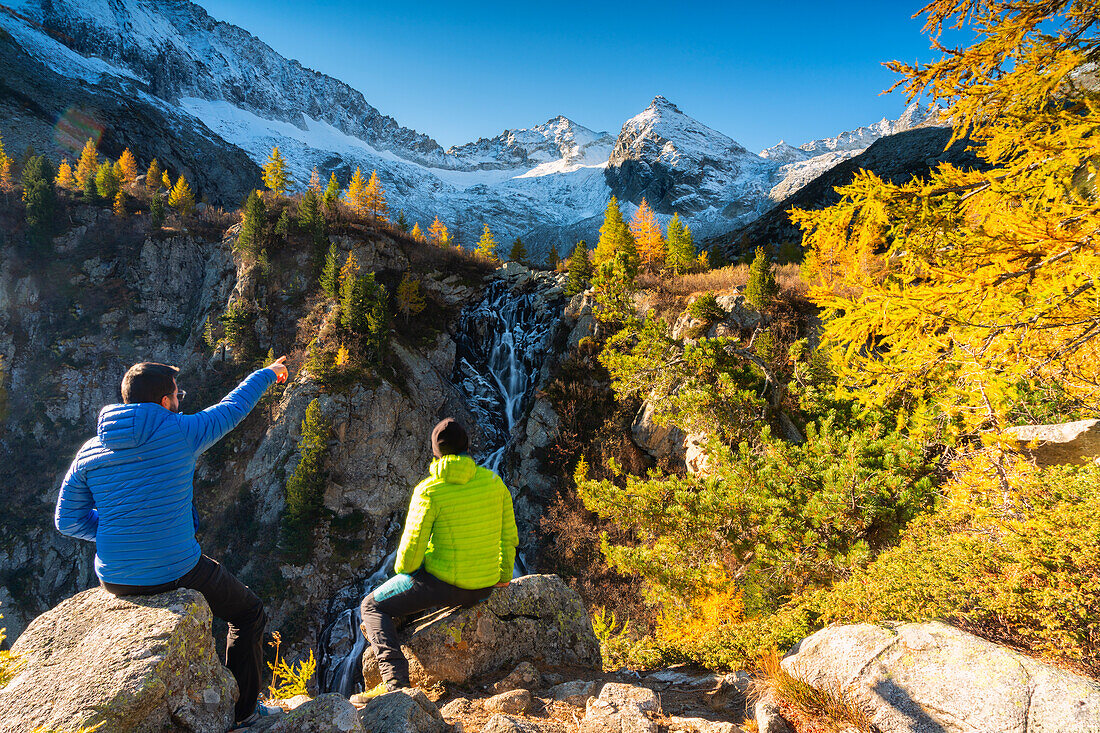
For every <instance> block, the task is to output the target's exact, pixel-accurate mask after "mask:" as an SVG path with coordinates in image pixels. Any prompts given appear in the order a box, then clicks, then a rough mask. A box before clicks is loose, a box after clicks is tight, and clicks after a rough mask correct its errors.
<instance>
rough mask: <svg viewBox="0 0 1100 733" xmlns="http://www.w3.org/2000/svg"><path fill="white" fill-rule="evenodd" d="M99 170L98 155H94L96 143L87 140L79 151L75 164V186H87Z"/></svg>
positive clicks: (90, 139)
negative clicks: (78, 157)
mask: <svg viewBox="0 0 1100 733" xmlns="http://www.w3.org/2000/svg"><path fill="white" fill-rule="evenodd" d="M97 168H99V155H98V154H97V153H96V141H95V140H94V139H92V138H88V141H87V142H86V143H84V149H83V150H82V151H80V160H79V161H77V164H76V174H75V175H76V184H77V186H78V187H80V188H84V187H85V186H87V185H88V179H90V178H94V177H95V172H96V169H97Z"/></svg>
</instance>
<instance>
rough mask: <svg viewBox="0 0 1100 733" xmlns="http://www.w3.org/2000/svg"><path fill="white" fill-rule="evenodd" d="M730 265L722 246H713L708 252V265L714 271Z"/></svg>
mask: <svg viewBox="0 0 1100 733" xmlns="http://www.w3.org/2000/svg"><path fill="white" fill-rule="evenodd" d="M728 264H729V260H728V259H726V253H725V252H723V251H722V245H720V244H712V245H711V246H710V249H708V250H707V265H708V266H709V267H710V269H712V270H717V269H719V268H721V267H725V266H726V265H728Z"/></svg>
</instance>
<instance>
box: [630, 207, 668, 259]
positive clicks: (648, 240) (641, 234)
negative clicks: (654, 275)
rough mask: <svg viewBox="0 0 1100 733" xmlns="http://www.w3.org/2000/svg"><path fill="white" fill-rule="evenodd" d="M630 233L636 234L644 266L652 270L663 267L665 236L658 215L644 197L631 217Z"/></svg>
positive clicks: (639, 253)
mask: <svg viewBox="0 0 1100 733" xmlns="http://www.w3.org/2000/svg"><path fill="white" fill-rule="evenodd" d="M630 233H631V234H633V235H634V241H635V243H636V245H637V247H638V257H639V258H641V263H642V267H644V268H645V269H647V270H651V271H652V270H658V269H660V268H661V267H663V266H664V263H665V255H666V254H667V251H666V247H665V238H664V237H663V236H662V235H661V225H660V224H659V223H658V222H657V215H656V214H654V213H653V209H651V208H650V206H649V203H648V202H647V201H646V200H645V199H644V198H643V199H642V203H640V204H639V205H638V208H637V210H636V211H635V212H634V216H633V217H631V219H630Z"/></svg>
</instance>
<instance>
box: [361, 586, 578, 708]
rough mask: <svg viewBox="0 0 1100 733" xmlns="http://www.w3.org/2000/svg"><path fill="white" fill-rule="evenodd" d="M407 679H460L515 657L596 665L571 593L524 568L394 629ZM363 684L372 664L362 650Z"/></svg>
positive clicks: (494, 669) (371, 681) (373, 680)
mask: <svg viewBox="0 0 1100 733" xmlns="http://www.w3.org/2000/svg"><path fill="white" fill-rule="evenodd" d="M401 637H402V650H403V651H404V652H405V656H406V657H407V658H408V660H409V671H410V674H411V677H412V681H413V683H414V684H417V685H421V686H423V685H431V684H435V683H436V682H453V683H465V682H467V681H469V680H471V679H474V678H476V677H480V676H483V675H490V674H494V673H500V672H507V671H509V670H511V669H513V668H514V667H515V666H516V664H517V663H518V662H520V661H524V660H527V661H532V662H535V663H537V664H542V665H569V666H582V667H589V668H598V667H599V665H600V651H599V642H598V640H597V639H596V636H595V634H594V633H593V632H592V622H591V621H590V620H589V618H588V613H587V612H586V611H585V608H584V605H583V604H582V603H581V600H580V598H579V597H578V596H577V594H576V593H575V592H574V591H572V590H570V589H569V588H568V587H567V586H566V585H565V583H563V582H562V581H561V579H560V578H558V577H557V576H555V575H527V576H524V577H522V578H517V579H516V580H514V581H512V583H511V584H510V585H509V586H508V587H507V588H501V589H498V590H496V591H494V592H493V595H491V596H490V597H489V599H488V600H486V601H484V602H482V603H479V604H477V605H476V606H474V607H472V608H467V609H444V610H442V611H438V612H435V613H433V614H430V615H428V616H426V617H423V618H420V619H417V620H416V621H415V622H414V623H412V624H411V625H410V626H408V627H406V628H405V629H403V630H402V631H401ZM363 678H364V680H365V681H366V685H367V687H368V688H369V687H372V686H374V685H375V684H377V683H378V682H379V681H380V678H379V676H378V665H377V662H376V661H375V659H374V655H373V654H372V653H371V652H370V651H369V650H368V651H367V653H366V654H364V655H363Z"/></svg>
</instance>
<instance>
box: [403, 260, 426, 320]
mask: <svg viewBox="0 0 1100 733" xmlns="http://www.w3.org/2000/svg"><path fill="white" fill-rule="evenodd" d="M426 305H427V303H426V302H425V300H424V296H423V295H421V294H420V281H419V280H417V279H415V278H413V277H412V276H410V275H409V273H408V272H406V273H405V275H404V276H403V277H402V278H401V284H399V285H398V286H397V310H399V311H400V312H401V313H402V315H404V316H405V323H408V322H409V316H410V315H414V316H415V315H416V314H418V313H420V312H421V311H423V310H424V308H425V306H426Z"/></svg>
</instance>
